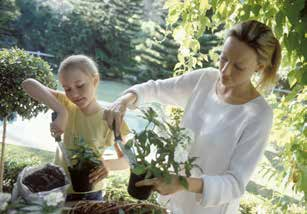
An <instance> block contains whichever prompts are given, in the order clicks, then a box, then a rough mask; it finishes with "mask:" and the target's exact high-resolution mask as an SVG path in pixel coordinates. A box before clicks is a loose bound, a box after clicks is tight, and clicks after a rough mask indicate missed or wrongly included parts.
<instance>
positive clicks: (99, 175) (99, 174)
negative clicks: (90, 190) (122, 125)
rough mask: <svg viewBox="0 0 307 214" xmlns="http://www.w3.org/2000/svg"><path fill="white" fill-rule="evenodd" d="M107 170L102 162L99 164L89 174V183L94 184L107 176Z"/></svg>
mask: <svg viewBox="0 0 307 214" xmlns="http://www.w3.org/2000/svg"><path fill="white" fill-rule="evenodd" d="M108 174H109V171H108V169H107V168H106V167H105V164H104V163H103V162H102V164H101V166H99V167H96V168H95V169H93V170H92V171H91V173H90V175H89V179H90V183H91V184H93V185H95V184H96V183H98V182H99V181H101V180H102V179H104V178H106V177H108Z"/></svg>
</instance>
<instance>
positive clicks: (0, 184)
mask: <svg viewBox="0 0 307 214" xmlns="http://www.w3.org/2000/svg"><path fill="white" fill-rule="evenodd" d="M6 122H7V116H5V117H4V118H3V133H2V147H1V160H0V192H3V173H4V150H5V135H6Z"/></svg>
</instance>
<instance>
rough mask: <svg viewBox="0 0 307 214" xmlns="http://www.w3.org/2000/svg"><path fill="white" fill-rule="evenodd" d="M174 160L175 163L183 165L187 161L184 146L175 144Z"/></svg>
mask: <svg viewBox="0 0 307 214" xmlns="http://www.w3.org/2000/svg"><path fill="white" fill-rule="evenodd" d="M174 160H175V161H176V162H177V163H183V162H185V161H187V160H188V149H187V148H186V146H185V145H182V144H180V143H179V144H177V146H176V148H175V157H174Z"/></svg>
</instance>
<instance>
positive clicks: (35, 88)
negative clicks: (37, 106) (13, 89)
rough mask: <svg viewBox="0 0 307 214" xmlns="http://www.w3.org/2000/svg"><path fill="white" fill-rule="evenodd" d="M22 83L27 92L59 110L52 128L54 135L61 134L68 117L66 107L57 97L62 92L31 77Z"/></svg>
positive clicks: (56, 110)
mask: <svg viewBox="0 0 307 214" xmlns="http://www.w3.org/2000/svg"><path fill="white" fill-rule="evenodd" d="M21 85H22V87H23V89H24V90H25V92H26V93H27V94H29V95H30V96H31V97H33V98H34V99H35V100H37V101H39V102H42V103H44V104H45V105H47V106H48V107H49V108H51V109H52V110H54V111H55V112H57V114H58V116H57V118H56V120H54V121H53V122H52V123H51V125H50V129H51V133H52V135H53V136H60V135H61V134H62V133H63V132H64V130H65V127H66V123H67V119H68V113H67V111H66V109H65V107H64V106H63V105H62V104H61V103H60V102H59V101H58V100H57V98H56V97H55V96H56V94H57V93H60V92H57V91H55V90H53V89H51V88H48V87H46V86H44V85H43V84H41V83H40V82H38V81H37V80H35V79H31V78H29V79H26V80H24V81H23V82H22V84H21Z"/></svg>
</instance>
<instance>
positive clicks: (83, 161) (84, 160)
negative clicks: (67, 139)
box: [69, 136, 102, 170]
mask: <svg viewBox="0 0 307 214" xmlns="http://www.w3.org/2000/svg"><path fill="white" fill-rule="evenodd" d="M74 146H75V148H73V149H69V151H70V159H71V163H72V167H73V168H75V169H79V170H81V169H84V168H87V167H92V168H95V167H97V166H100V165H101V164H102V161H101V154H100V153H99V152H98V151H95V150H94V149H93V148H92V147H91V146H90V145H89V144H87V143H86V142H85V141H84V139H83V138H82V137H79V136H74Z"/></svg>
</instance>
